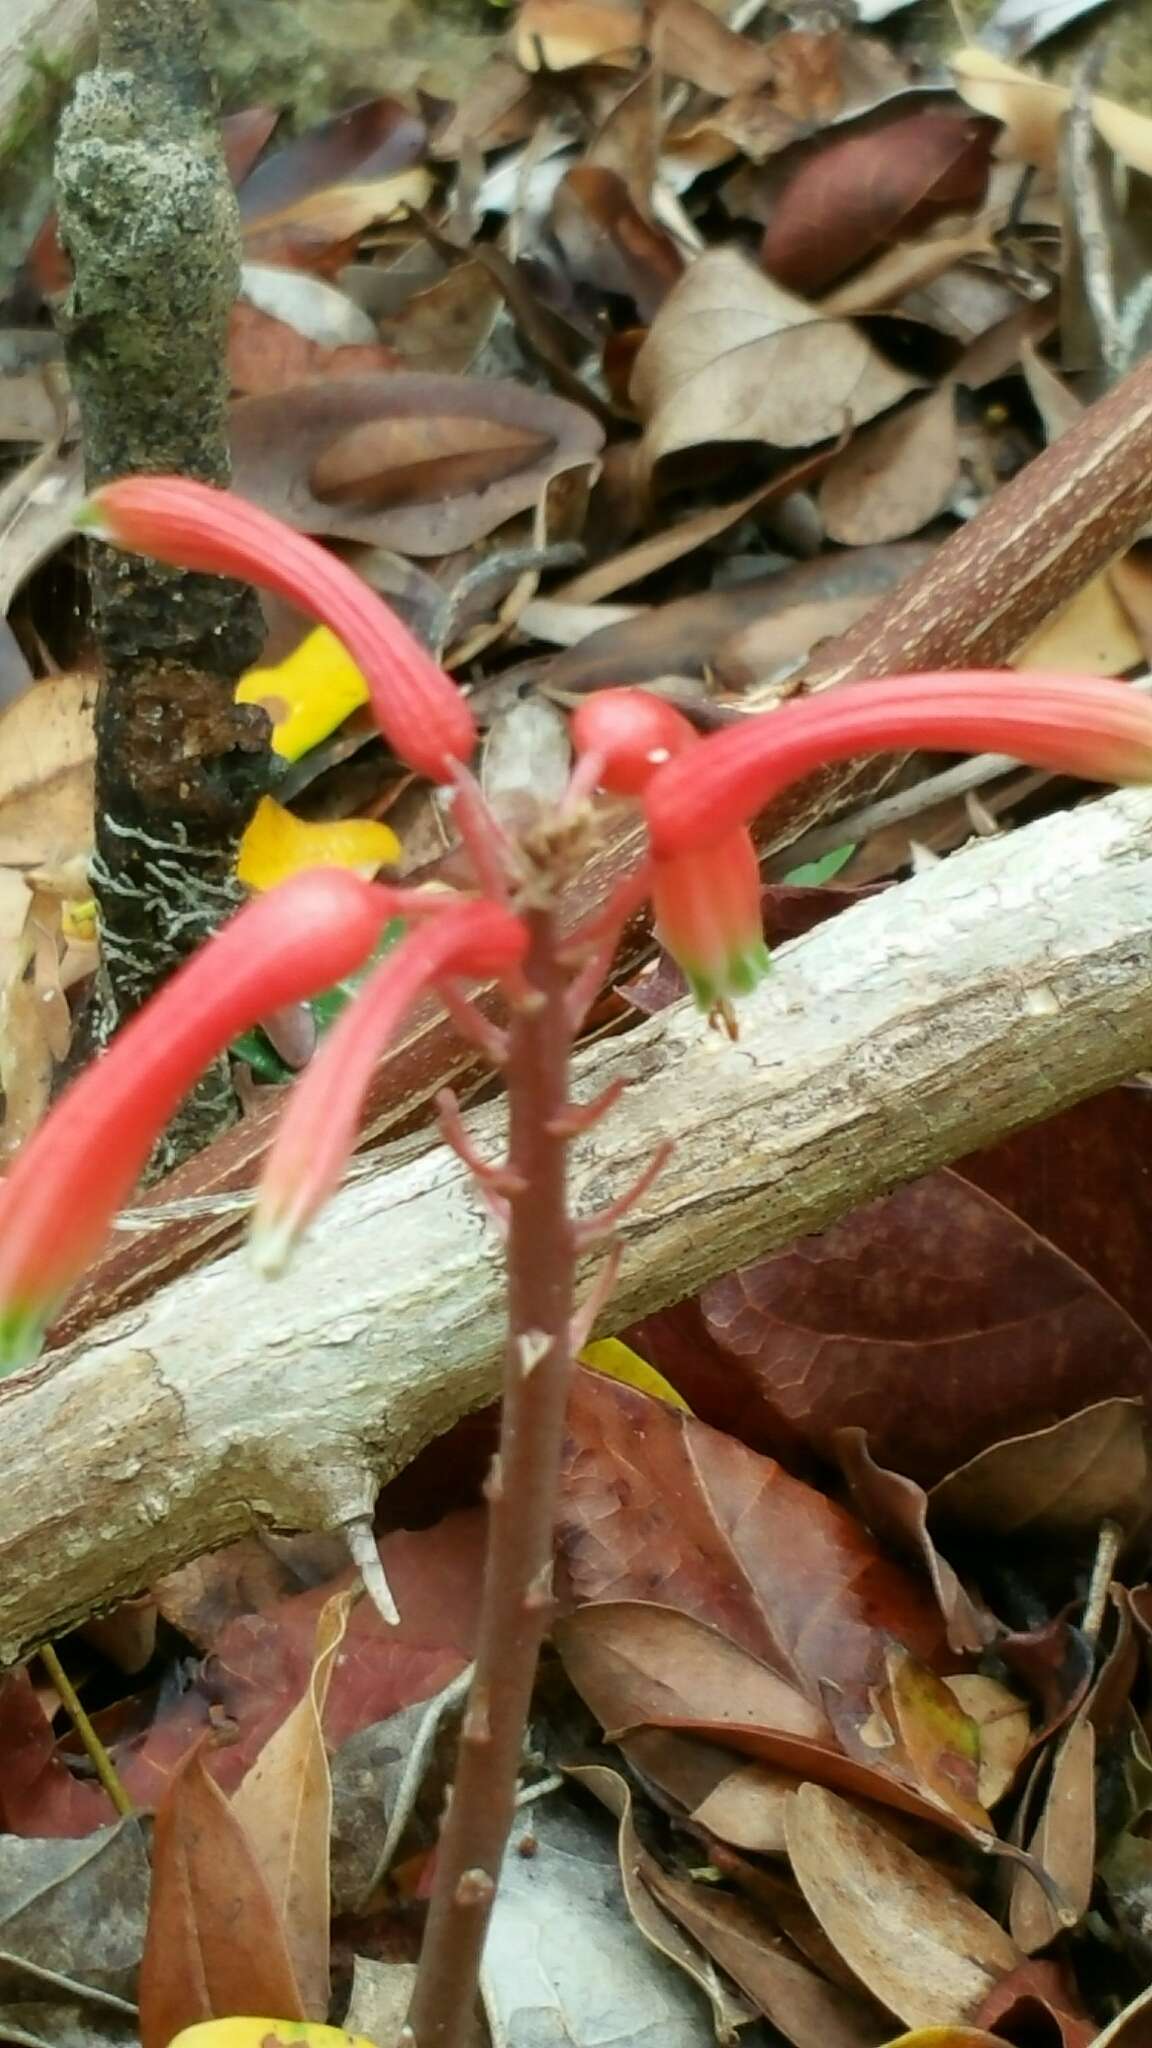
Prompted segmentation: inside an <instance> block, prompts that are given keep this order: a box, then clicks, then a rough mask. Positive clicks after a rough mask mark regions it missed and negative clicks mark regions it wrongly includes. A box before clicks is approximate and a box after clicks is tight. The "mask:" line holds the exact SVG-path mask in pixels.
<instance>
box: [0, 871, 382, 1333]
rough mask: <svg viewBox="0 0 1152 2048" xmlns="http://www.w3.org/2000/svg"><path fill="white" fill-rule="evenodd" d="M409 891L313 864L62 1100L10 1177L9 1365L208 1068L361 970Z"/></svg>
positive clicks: (47, 1317)
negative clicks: (248, 1036)
mask: <svg viewBox="0 0 1152 2048" xmlns="http://www.w3.org/2000/svg"><path fill="white" fill-rule="evenodd" d="M399 894H400V892H399V891H397V890H391V889H386V888H383V887H380V886H378V885H376V884H373V883H370V882H366V881H364V880H362V879H361V877H360V876H359V875H355V874H352V873H350V872H349V871H347V870H342V869H338V868H314V869H312V870H310V871H309V872H308V873H306V874H302V875H298V876H297V877H296V878H295V879H294V880H293V881H291V882H286V883H285V884H284V886H283V887H282V888H280V889H277V890H274V891H273V892H272V893H271V894H270V895H268V896H261V897H257V898H254V899H253V901H252V902H251V903H248V904H246V905H245V907H244V908H243V909H242V910H240V911H238V912H237V913H236V915H235V917H233V918H232V919H231V920H230V921H229V923H227V924H226V925H224V926H223V927H222V929H221V930H220V931H219V932H218V933H217V934H216V936H215V937H214V938H213V939H212V940H211V941H210V943H209V944H208V945H207V946H205V947H204V948H202V950H201V951H200V952H199V953H197V954H195V955H194V957H193V958H192V959H191V960H189V961H188V962H187V964H186V965H185V966H183V967H181V968H180V969H179V970H178V972H177V973H176V974H174V975H173V977H172V979H171V981H169V982H168V983H167V984H166V985H165V987H164V988H163V989H162V990H161V992H160V993H159V995H157V996H154V997H153V999H152V1001H151V1002H150V1003H148V1004H146V1005H145V1007H144V1008H143V1009H142V1010H140V1011H139V1012H138V1013H137V1015H136V1016H135V1017H133V1018H132V1019H131V1021H130V1022H129V1023H128V1024H126V1025H125V1026H124V1028H123V1030H121V1031H119V1032H118V1033H117V1035H116V1037H115V1038H114V1040H113V1041H112V1044H111V1045H110V1047H109V1048H108V1050H107V1052H105V1053H104V1054H103V1055H102V1056H101V1057H100V1058H99V1059H97V1060H95V1061H94V1062H93V1064H92V1065H91V1066H90V1067H88V1068H86V1069H85V1071H84V1073H83V1074H81V1075H80V1077H79V1079H78V1080H76V1081H74V1082H73V1083H72V1085H71V1087H70V1088H68V1089H67V1090H66V1091H65V1093H64V1094H63V1095H62V1096H61V1097H60V1100H59V1101H58V1102H57V1103H56V1105H55V1106H54V1108H53V1109H52V1111H51V1113H50V1115H49V1116H48V1117H47V1118H46V1120H45V1122H44V1123H42V1124H41V1126H40V1128H39V1130H38V1131H36V1132H35V1134H34V1135H33V1137H32V1138H30V1139H29V1141H28V1143H27V1144H26V1145H25V1146H24V1148H23V1150H22V1151H21V1152H20V1153H19V1155H18V1157H17V1159H16V1162H15V1164H14V1165H13V1167H12V1168H11V1171H10V1172H9V1173H8V1175H7V1177H6V1179H5V1180H4V1182H3V1184H2V1185H0V1373H5V1372H12V1371H14V1370H15V1369H17V1368H18V1367H20V1366H21V1365H24V1364H26V1363H27V1362H28V1361H29V1359H31V1358H33V1357H34V1356H35V1354H36V1351H37V1349H38V1348H39V1344H40V1339H41V1337H42V1335H43V1332H44V1330H45V1328H46V1327H47V1325H48V1323H49V1322H50V1321H51V1319H52V1316H53V1315H54V1314H55V1313H56V1311H57V1310H58V1308H59V1307H60V1305H61V1303H62V1302H63V1300H64V1299H65V1297H66V1295H67V1294H68V1292H69V1291H70V1289H71V1287H72V1286H73V1284H74V1282H75V1281H76V1280H77V1279H78V1278H79V1276H80V1274H81V1273H82V1272H83V1270H84V1268H85V1267H86V1266H87V1265H88V1263H89V1262H90V1260H91V1259H93V1258H94V1257H95V1255H96V1253H97V1252H98V1251H99V1249H100V1247H101V1245H102V1244H103V1242H104V1239H105V1236H106V1235H107V1232H108V1230H109V1228H110V1225H111V1222H112V1219H113V1217H114V1215H115V1213H116V1210H117V1209H118V1208H120V1207H121V1205H122V1204H123V1202H124V1201H125V1200H126V1199H127V1197H128V1195H129V1194H130V1193H131V1191H132V1189H133V1187H134V1186H135V1184H136V1182H137V1180H138V1179H139V1177H140V1174H141V1172H142V1171H143V1168H144V1166H145V1165H146V1163H147V1160H148V1155H149V1153H150V1152H151V1150H152V1146H153V1144H154V1143H155V1140H156V1138H157V1137H158V1136H159V1133H160V1132H161V1131H162V1130H163V1128H164V1125H165V1124H166V1123H167V1122H168V1119H169V1118H170V1117H171V1115H172V1113H173V1111H174V1110H175V1109H176V1107H177V1105H178V1103H179V1102H180V1100H181V1098H182V1096H184V1095H185V1094H187V1092H188V1090H189V1088H191V1087H192V1085H193V1083H194V1082H195V1081H196V1080H197V1078H198V1077H199V1075H200V1074H202V1073H203V1071H204V1069H205V1068H206V1067H208V1066H210V1065H211V1063H212V1061H213V1060H214V1059H215V1058H216V1057H217V1056H218V1054H219V1053H220V1052H222V1051H223V1049H224V1048H225V1046H227V1045H228V1044H229V1043H230V1041H231V1040H232V1039H233V1038H235V1037H236V1035H237V1033H238V1032H241V1031H246V1030H248V1029H249V1028H250V1027H251V1026H252V1025H253V1024H255V1023H256V1022H257V1021H258V1020H259V1019H260V1018H261V1017H262V1016H264V1015H266V1014H267V1012H268V1011H269V1010H273V1009H277V1008H279V1006H280V1005H281V1004H284V1003H295V1002H301V1001H303V999H304V998H305V997H306V996H312V995H317V994H319V992H320V991H321V990H322V989H325V988H328V987H330V986H331V984H332V983H333V982H334V981H339V980H341V979H343V977H344V976H345V975H347V974H351V973H353V972H354V970H355V969H356V968H358V967H360V966H361V965H362V964H363V962H364V961H365V960H366V959H367V958H368V956H369V955H370V953H371V952H372V949H373V947H374V946H375V945H376V942H377V940H378V939H379V937H380V933H381V931H382V930H383V928H384V926H385V924H386V923H387V922H388V920H389V919H390V918H391V917H393V916H394V915H395V914H396V910H397V898H398V896H399Z"/></svg>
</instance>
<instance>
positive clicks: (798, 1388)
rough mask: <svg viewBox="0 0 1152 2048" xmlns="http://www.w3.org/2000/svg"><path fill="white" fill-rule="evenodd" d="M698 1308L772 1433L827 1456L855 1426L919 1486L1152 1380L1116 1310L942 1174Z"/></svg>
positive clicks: (1026, 1234)
mask: <svg viewBox="0 0 1152 2048" xmlns="http://www.w3.org/2000/svg"><path fill="white" fill-rule="evenodd" d="M910 1247H914V1254H913V1255H911V1256H910V1254H909V1248H910ZM701 1303H702V1307H703V1311H704V1318H705V1324H706V1327H707V1329H708V1332H709V1335H710V1337H711V1338H712V1341H713V1343H714V1344H715V1345H716V1346H717V1347H718V1348H719V1349H720V1350H721V1351H723V1352H724V1353H725V1354H726V1355H727V1357H728V1358H729V1359H730V1361H731V1369H732V1370H735V1371H738V1372H741V1373H743V1374H744V1375H745V1376H746V1377H747V1379H748V1381H749V1382H750V1383H752V1384H754V1385H755V1386H756V1388H757V1389H758V1391H759V1393H760V1395H761V1398H762V1400H763V1403H764V1406H765V1409H766V1410H768V1411H770V1412H771V1414H772V1415H773V1418H774V1419H775V1420H778V1421H779V1423H780V1424H781V1426H782V1427H783V1428H784V1429H785V1431H790V1432H791V1433H792V1434H793V1435H798V1436H801V1437H802V1438H804V1439H805V1440H806V1441H807V1442H809V1443H810V1444H811V1445H812V1446H813V1447H814V1448H815V1449H817V1450H819V1451H821V1452H822V1453H825V1454H826V1453H827V1452H828V1451H830V1450H831V1448H832V1445H833V1437H834V1432H835V1431H836V1430H837V1429H839V1428H843V1427H846V1426H858V1427H860V1428H863V1429H865V1430H866V1431H867V1432H868V1437H869V1443H870V1446H871V1449H872V1453H873V1456H874V1457H875V1458H876V1459H877V1461H878V1462H879V1463H881V1464H883V1465H885V1466H887V1467H889V1468H892V1469H894V1470H897V1471H901V1472H905V1473H907V1474H908V1475H909V1476H910V1477H912V1478H915V1479H918V1480H919V1481H921V1483H925V1482H929V1483H930V1482H931V1481H933V1480H935V1479H937V1478H939V1477H941V1476H942V1475H943V1474H944V1473H945V1472H946V1471H949V1470H952V1469H954V1468H955V1466H956V1465H957V1464H958V1463H960V1462H961V1461H962V1460H964V1459H966V1458H969V1457H971V1456H973V1455H975V1453H976V1452H977V1451H980V1450H983V1449H984V1448H985V1446H987V1445H989V1444H992V1443H995V1442H997V1441H999V1440H1000V1439H1002V1438H1004V1437H1005V1436H1007V1435H1008V1434H1009V1433H1013V1432H1017V1431H1022V1430H1028V1429H1031V1428H1036V1427H1038V1426H1040V1425H1042V1424H1046V1423H1049V1422H1050V1421H1051V1420H1052V1418H1053V1417H1054V1416H1057V1415H1059V1414H1060V1413H1061V1412H1062V1411H1063V1412H1065V1413H1067V1412H1070V1411H1072V1412H1074V1411H1075V1410H1076V1408H1078V1407H1079V1405H1080V1404H1081V1402H1082V1400H1083V1389H1084V1387H1085V1385H1090V1386H1092V1387H1093V1388H1095V1389H1098V1390H1099V1392H1100V1393H1101V1395H1103V1394H1105V1393H1107V1394H1112V1395H1130V1396H1133V1397H1141V1396H1142V1395H1143V1394H1144V1393H1145V1392H1146V1390H1147V1388H1148V1386H1149V1382H1150V1377H1152V1345H1150V1344H1149V1341H1148V1339H1147V1338H1146V1337H1145V1336H1144V1335H1143V1334H1142V1332H1141V1331H1139V1330H1138V1329H1137V1328H1136V1326H1135V1324H1134V1323H1133V1322H1132V1321H1131V1319H1130V1318H1129V1316H1127V1315H1126V1314H1125V1313H1124V1311H1123V1309H1122V1308H1120V1307H1119V1306H1118V1305H1117V1303H1116V1302H1114V1301H1113V1300H1112V1299H1111V1298H1110V1297H1109V1296H1108V1295H1107V1294H1105V1293H1104V1292H1103V1290H1102V1289H1101V1288H1100V1287H1098V1286H1097V1285H1096V1283H1095V1281H1094V1280H1092V1279H1091V1278H1090V1277H1089V1275H1088V1274H1087V1273H1085V1272H1084V1271H1082V1269H1081V1268H1080V1267H1078V1266H1077V1265H1075V1264H1074V1263H1073V1262H1072V1261H1071V1260H1070V1259H1068V1258H1065V1257H1064V1255H1063V1254H1062V1253H1061V1252H1059V1251H1058V1250H1057V1249H1056V1248H1055V1247H1054V1246H1053V1245H1051V1244H1050V1243H1048V1242H1047V1241H1046V1240H1045V1239H1043V1238H1041V1237H1038V1236H1037V1234H1036V1233H1035V1232H1034V1231H1033V1230H1032V1229H1031V1228H1030V1227H1029V1226H1028V1225H1027V1224H1026V1223H1024V1222H1022V1221H1021V1220H1020V1219H1019V1218H1017V1217H1015V1216H1012V1215H1011V1214H1009V1212H1008V1211H1007V1210H1005V1209H1003V1208H1001V1207H1000V1205H999V1204H998V1203H996V1202H993V1201H992V1200H991V1199H990V1198H989V1197H988V1196H986V1195H984V1194H983V1193H982V1192H980V1191H979V1190H977V1189H975V1188H973V1187H971V1186H970V1185H969V1184H968V1183H967V1182H965V1181H962V1180H960V1179H959V1178H958V1177H957V1176H956V1175H955V1174H950V1173H941V1174H933V1175H932V1176H930V1177H929V1178H927V1179H925V1180H920V1181H916V1182H914V1183H913V1184H912V1185H911V1186H909V1187H907V1188H902V1189H901V1190H899V1191H898V1192H897V1193H896V1194H894V1195H891V1196H887V1197H885V1198H884V1199H882V1200H881V1201H878V1202H872V1203H869V1204H867V1205H866V1206H865V1207H864V1208H862V1209H859V1210H857V1211H856V1212H855V1213H854V1214H853V1215H852V1216H850V1217H847V1218H845V1220H844V1221H843V1222H842V1223H839V1224H836V1225H835V1226H834V1227H833V1228H832V1229H831V1230H829V1231H825V1232H823V1233H821V1234H820V1235H817V1236H812V1237H808V1238H805V1239H804V1241H803V1243H802V1244H801V1245H799V1246H796V1247H794V1248H792V1249H790V1250H787V1251H783V1252H779V1253H776V1254H774V1255H773V1256H772V1257H770V1258H768V1259H766V1260H764V1261H762V1262H761V1263H760V1264H758V1265H756V1266H753V1267H750V1268H748V1269H747V1270H746V1271H744V1272H743V1273H737V1274H732V1275H729V1276H728V1277H727V1278H726V1279H724V1280H720V1281H717V1282H715V1283H714V1284H713V1285H712V1286H710V1287H708V1288H707V1289H705V1291H704V1293H703V1295H702V1296H701ZM653 1362H654V1363H657V1364H660V1369H661V1370H666V1368H665V1367H664V1366H663V1364H661V1363H660V1361H658V1360H654V1361H653ZM667 1377H669V1378H670V1379H672V1381H673V1384H674V1385H675V1384H676V1378H675V1374H674V1373H668V1374H667ZM926 1385H931V1387H932V1391H933V1398H932V1400H931V1401H930V1402H929V1401H925V1400H924V1399H923V1389H924V1387H925V1386H926ZM689 1398H691V1397H690V1396H689Z"/></svg>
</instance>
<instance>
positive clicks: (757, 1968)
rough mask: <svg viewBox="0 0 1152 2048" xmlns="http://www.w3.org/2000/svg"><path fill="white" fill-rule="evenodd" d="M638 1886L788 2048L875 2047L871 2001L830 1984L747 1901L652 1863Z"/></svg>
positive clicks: (877, 2037) (881, 2030)
mask: <svg viewBox="0 0 1152 2048" xmlns="http://www.w3.org/2000/svg"><path fill="white" fill-rule="evenodd" d="M643 1877H644V1882H645V1884H646V1885H647V1886H648V1888H649V1889H650V1891H651V1892H652V1893H653V1894H654V1896H655V1898H656V1899H657V1900H658V1901H659V1902H660V1904H661V1905H662V1906H663V1908H664V1909H665V1911H666V1912H668V1913H670V1914H672V1915H673V1916H674V1917H675V1919H676V1920H678V1921H679V1923H680V1925H681V1926H682V1927H684V1928H686V1929H687V1930H688V1932H689V1933H690V1934H692V1935H694V1936H695V1938H696V1940H697V1941H698V1942H700V1944H701V1946H702V1947H703V1948H705V1949H706V1950H707V1952H708V1954H709V1955H710V1956H711V1957H712V1958H713V1960H714V1961H715V1962H717V1963H719V1965H720V1968H721V1969H722V1970H726V1971H727V1973H728V1975H729V1976H730V1977H731V1978H732V1979H733V1982H734V1983H736V1984H738V1985H739V1986H740V1989H741V1991H743V1992H744V1994H745V1996H746V1997H748V1998H750V1999H751V2000H752V2001H753V2003H754V2004H755V2005H756V2006H758V2007H759V2009H760V2011H761V2012H762V2013H763V2014H764V2016H765V2018H766V2019H769V2020H770V2021H771V2022H772V2025H773V2026H774V2027H776V2028H778V2029H779V2031H780V2033H781V2034H783V2036H784V2038H785V2040H787V2041H791V2042H792V2043H793V2048H878V2044H879V2043H881V2042H882V2041H884V2039H885V2038H886V2036H887V2034H888V2028H889V2022H888V2021H887V2019H886V2018H885V2016H884V2014H883V2013H882V2012H881V2011H880V2010H879V2008H878V2007H877V2006H875V2005H874V2004H873V2002H872V2000H871V1999H869V1998H866V1997H864V1996H862V1995H861V1993H859V1992H856V1991H849V1990H846V1989H845V1988H844V1987H843V1986H842V1985H838V1984H830V1983H829V1982H828V1981H827V1979H826V1978H824V1977H821V1976H820V1975H819V1974H818V1972H817V1971H815V1970H813V1969H811V1968H810V1967H809V1965H808V1964H807V1963H806V1962H803V1961H802V1960H801V1958H800V1957H799V1956H798V1955H797V1953H796V1951H795V1950H794V1949H793V1947H792V1944H791V1942H789V1941H788V1940H787V1939H786V1938H785V1937H784V1936H782V1935H781V1934H780V1933H779V1931H778V1930H777V1929H776V1928H775V1927H774V1926H773V1924H772V1922H771V1920H769V1919H768V1917H767V1916H766V1915H765V1914H763V1913H761V1912H760V1911H759V1910H758V1909H757V1907H756V1906H755V1905H754V1904H753V1903H752V1902H751V1901H749V1900H747V1899H742V1898H736V1897H734V1896H733V1895H732V1894H731V1893H728V1892H719V1891H714V1890H712V1889H711V1888H710V1887H709V1886H707V1885H703V1884H695V1883H693V1881H692V1880H691V1878H687V1877H681V1876H678V1875H674V1874H672V1873H671V1872H669V1871H666V1870H663V1869H661V1868H660V1866H659V1865H658V1864H656V1863H655V1862H654V1860H653V1859H652V1858H649V1859H648V1862H647V1864H646V1865H645V1868H644V1872H643Z"/></svg>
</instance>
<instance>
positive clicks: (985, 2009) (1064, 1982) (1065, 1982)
mask: <svg viewBox="0 0 1152 2048" xmlns="http://www.w3.org/2000/svg"><path fill="white" fill-rule="evenodd" d="M976 2018H977V2020H978V2021H979V2022H980V2024H981V2026H987V2027H995V2028H996V2030H997V2039H998V2040H1006V2041H1010V2042H1018V2043H1020V2044H1024V2048H1026V2044H1028V2043H1030V2042H1033V2041H1035V2040H1036V2039H1037V2037H1038V2036H1039V2038H1041V2039H1046V2036H1047V2034H1052V2035H1053V2036H1054V2037H1055V2038H1054V2040H1053V2048H1057V2043H1058V2044H1059V2048H1090V2044H1092V2043H1093V2042H1095V2041H1096V2040H1097V2039H1098V2038H1099V2039H1100V2040H1102V2039H1103V2038H1104V2037H1103V2035H1100V2036H1099V2037H1098V2035H1097V2029H1096V2027H1095V2026H1094V2025H1093V2023H1092V2021H1091V2020H1090V2019H1089V2017H1088V2014H1087V2012H1086V2011H1085V2009H1084V2006H1083V2002H1082V2000H1081V1998H1080V1994H1079V1992H1078V1991H1077V1989H1076V1985H1075V1983H1074V1981H1073V1978H1072V1973H1071V1971H1070V1969H1069V1968H1068V1966H1067V1964H1066V1963H1063V1962H1059V1961H1054V1960H1052V1959H1051V1958H1048V1959H1045V1960H1043V1961H1037V1960H1036V1959H1035V1957H1032V1958H1030V1959H1029V1960H1028V1961H1026V1962H1022V1963H1021V1964H1020V1965H1019V1967H1018V1968H1017V1969H1015V1970H1011V1971H1010V1972H1009V1974H1008V1976H1007V1977H1005V1978H1003V1979H1002V1980H1001V1982H1000V1983H999V1984H998V1985H997V1986H996V1989H995V1991H992V1992H990V1993H989V1995H988V1997H987V1998H986V1999H985V2001H984V2003H983V2005H982V2006H981V2007H980V2010H979V2012H978V2013H977V2014H976ZM1042 2028H1044V2029H1045V2030H1046V2031H1045V2032H1044V2033H1042V2032H1041V2029H1042ZM1129 2048H1136V2043H1135V2042H1134V2041H1133V2042H1131V2043H1130V2044H1129ZM1141 2048H1146V2044H1141Z"/></svg>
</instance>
